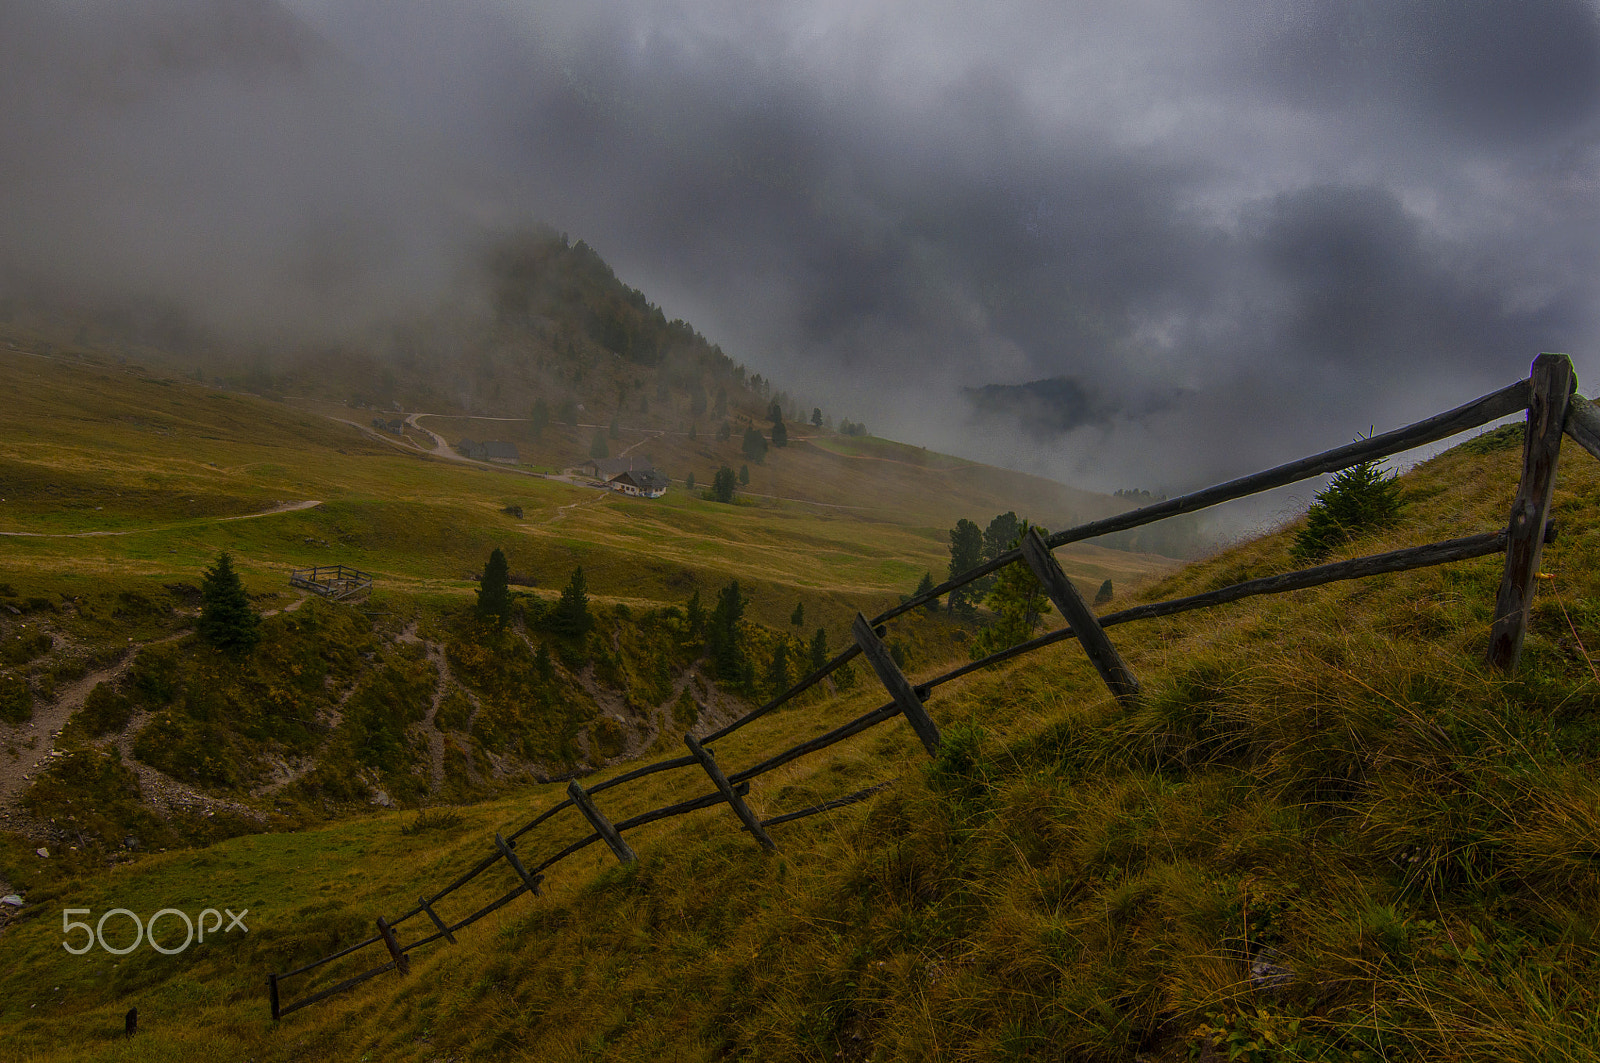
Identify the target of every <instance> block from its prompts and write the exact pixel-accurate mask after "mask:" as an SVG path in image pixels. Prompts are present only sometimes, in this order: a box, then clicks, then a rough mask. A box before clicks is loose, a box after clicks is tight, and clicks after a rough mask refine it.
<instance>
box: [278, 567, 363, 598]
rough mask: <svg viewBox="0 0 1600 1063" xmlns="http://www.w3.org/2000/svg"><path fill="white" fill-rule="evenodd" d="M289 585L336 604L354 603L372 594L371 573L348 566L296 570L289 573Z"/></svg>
mask: <svg viewBox="0 0 1600 1063" xmlns="http://www.w3.org/2000/svg"><path fill="white" fill-rule="evenodd" d="M289 583H290V585H291V586H294V587H303V588H305V589H306V590H308V591H310V592H311V593H313V594H320V595H322V596H323V597H324V598H328V599H331V600H333V601H336V602H354V601H358V600H359V599H362V598H365V597H366V596H367V595H369V594H371V593H372V573H370V572H362V571H361V570H360V569H356V568H351V567H349V566H348V565H318V566H317V567H316V568H297V569H294V570H293V571H292V572H290V573H289Z"/></svg>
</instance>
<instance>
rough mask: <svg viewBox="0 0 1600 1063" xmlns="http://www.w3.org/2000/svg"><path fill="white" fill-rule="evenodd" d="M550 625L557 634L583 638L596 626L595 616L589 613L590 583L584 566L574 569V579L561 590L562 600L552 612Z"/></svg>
mask: <svg viewBox="0 0 1600 1063" xmlns="http://www.w3.org/2000/svg"><path fill="white" fill-rule="evenodd" d="M550 626H551V627H553V628H554V629H555V630H556V633H557V634H560V635H565V636H567V637H568V638H574V639H581V638H583V637H584V636H585V635H587V634H588V633H589V630H590V629H591V628H593V627H594V617H592V616H590V615H589V584H588V581H587V580H585V579H584V577H583V566H582V565H579V566H578V567H577V568H575V569H573V570H572V579H571V580H570V581H569V582H568V583H567V586H566V588H565V589H563V590H562V592H561V600H560V601H559V602H557V603H556V607H555V608H554V609H553V610H551V612H550Z"/></svg>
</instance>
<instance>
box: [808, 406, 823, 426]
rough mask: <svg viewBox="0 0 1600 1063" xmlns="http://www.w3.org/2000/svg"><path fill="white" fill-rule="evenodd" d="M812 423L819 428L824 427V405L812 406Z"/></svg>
mask: <svg viewBox="0 0 1600 1063" xmlns="http://www.w3.org/2000/svg"><path fill="white" fill-rule="evenodd" d="M811 423H812V425H814V426H815V427H817V428H821V427H822V407H821V406H813V407H811Z"/></svg>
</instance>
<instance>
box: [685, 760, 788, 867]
mask: <svg viewBox="0 0 1600 1063" xmlns="http://www.w3.org/2000/svg"><path fill="white" fill-rule="evenodd" d="M683 744H684V745H686V746H688V747H689V752H691V753H693V754H694V755H695V759H696V760H698V761H700V766H701V767H702V768H704V769H706V774H707V775H709V776H711V781H712V782H714V783H716V784H717V789H718V790H721V791H722V796H723V797H725V798H727V801H728V804H730V805H732V806H733V814H734V815H736V816H738V817H739V822H741V823H743V824H744V827H745V830H747V831H749V832H750V833H751V834H753V835H755V838H756V841H758V842H760V843H761V848H763V849H765V850H766V851H767V852H769V853H772V852H777V850H778V847H777V846H776V845H774V844H772V838H771V837H769V836H768V835H767V832H766V831H765V830H764V829H762V826H761V820H759V819H757V818H756V814H755V813H754V812H752V811H750V806H749V805H747V804H745V803H744V798H742V797H740V796H739V794H738V793H737V792H736V791H735V790H734V788H733V786H732V785H731V784H729V782H728V777H727V776H726V775H724V774H723V773H722V769H721V768H719V767H717V762H716V759H715V758H714V757H712V755H711V751H710V750H709V749H704V748H702V747H701V745H700V743H699V742H697V741H695V737H694V735H689V734H686V735H684V736H683Z"/></svg>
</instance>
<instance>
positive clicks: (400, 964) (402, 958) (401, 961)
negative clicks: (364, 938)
mask: <svg viewBox="0 0 1600 1063" xmlns="http://www.w3.org/2000/svg"><path fill="white" fill-rule="evenodd" d="M378 933H380V934H382V935H383V943H384V945H386V946H388V949H389V955H390V956H393V957H394V967H395V970H397V971H399V972H400V973H401V974H409V973H410V972H411V958H410V957H409V956H407V955H406V954H405V953H403V952H401V951H400V942H398V941H396V940H395V936H394V931H393V930H391V929H390V928H389V924H388V923H387V922H385V921H384V918H383V916H381V915H380V916H378Z"/></svg>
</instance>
